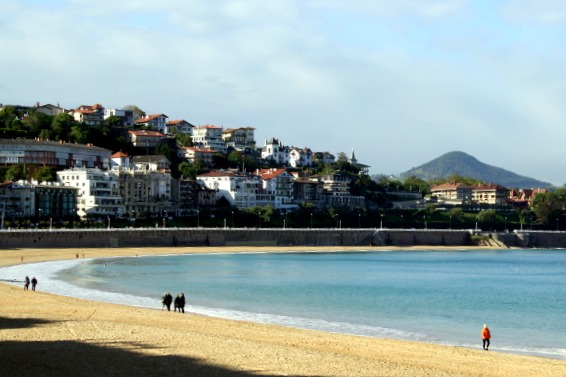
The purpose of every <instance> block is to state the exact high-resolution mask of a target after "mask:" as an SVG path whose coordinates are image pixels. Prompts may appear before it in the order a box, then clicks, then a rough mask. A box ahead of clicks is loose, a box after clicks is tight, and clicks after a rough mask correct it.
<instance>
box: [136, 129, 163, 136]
mask: <svg viewBox="0 0 566 377" xmlns="http://www.w3.org/2000/svg"><path fill="white" fill-rule="evenodd" d="M128 132H129V133H131V134H132V135H135V136H156V137H165V135H163V134H162V133H161V132H157V131H147V130H140V131H134V130H130V131H128Z"/></svg>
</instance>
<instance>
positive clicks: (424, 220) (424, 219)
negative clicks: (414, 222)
mask: <svg viewBox="0 0 566 377" xmlns="http://www.w3.org/2000/svg"><path fill="white" fill-rule="evenodd" d="M423 222H424V228H425V229H428V228H427V225H426V216H423Z"/></svg>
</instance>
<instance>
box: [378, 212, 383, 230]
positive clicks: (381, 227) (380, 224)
mask: <svg viewBox="0 0 566 377" xmlns="http://www.w3.org/2000/svg"><path fill="white" fill-rule="evenodd" d="M379 229H383V213H382V214H381V221H380V222H379Z"/></svg>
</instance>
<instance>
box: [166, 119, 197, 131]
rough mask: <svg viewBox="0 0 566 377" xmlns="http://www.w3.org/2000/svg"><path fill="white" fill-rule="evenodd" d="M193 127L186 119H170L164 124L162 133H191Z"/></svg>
mask: <svg viewBox="0 0 566 377" xmlns="http://www.w3.org/2000/svg"><path fill="white" fill-rule="evenodd" d="M194 128H195V126H193V125H192V124H190V123H189V122H187V121H186V120H182V119H177V120H170V121H169V122H167V124H166V125H165V132H164V133H165V134H166V135H176V134H184V135H192V134H193V129H194Z"/></svg>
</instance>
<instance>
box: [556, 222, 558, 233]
mask: <svg viewBox="0 0 566 377" xmlns="http://www.w3.org/2000/svg"><path fill="white" fill-rule="evenodd" d="M556 231H557V232H558V219H556Z"/></svg>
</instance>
